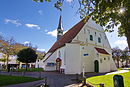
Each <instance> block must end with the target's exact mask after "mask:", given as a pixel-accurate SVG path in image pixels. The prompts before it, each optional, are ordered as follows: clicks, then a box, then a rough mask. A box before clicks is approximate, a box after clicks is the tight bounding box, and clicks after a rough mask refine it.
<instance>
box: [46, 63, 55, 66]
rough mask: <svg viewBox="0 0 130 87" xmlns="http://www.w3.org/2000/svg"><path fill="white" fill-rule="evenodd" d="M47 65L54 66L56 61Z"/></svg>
mask: <svg viewBox="0 0 130 87" xmlns="http://www.w3.org/2000/svg"><path fill="white" fill-rule="evenodd" d="M47 66H50V67H51V66H52V67H53V66H55V63H47Z"/></svg>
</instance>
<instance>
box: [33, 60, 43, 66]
mask: <svg viewBox="0 0 130 87" xmlns="http://www.w3.org/2000/svg"><path fill="white" fill-rule="evenodd" d="M38 60H39V61H38ZM38 65H39V67H38ZM35 68H44V62H43V59H42V60H40V59H37V60H36V62H35Z"/></svg>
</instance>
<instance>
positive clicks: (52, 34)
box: [47, 29, 57, 37]
mask: <svg viewBox="0 0 130 87" xmlns="http://www.w3.org/2000/svg"><path fill="white" fill-rule="evenodd" d="M47 34H48V35H51V36H53V37H56V36H57V29H55V30H53V31H49V32H47Z"/></svg>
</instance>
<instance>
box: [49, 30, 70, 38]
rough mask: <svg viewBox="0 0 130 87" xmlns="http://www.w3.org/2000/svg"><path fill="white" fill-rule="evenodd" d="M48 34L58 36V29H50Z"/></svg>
mask: <svg viewBox="0 0 130 87" xmlns="http://www.w3.org/2000/svg"><path fill="white" fill-rule="evenodd" d="M67 31H68V30H66V31H64V32H63V34H65V33H66V32H67ZM47 34H48V35H51V36H53V37H57V29H55V30H53V31H49V32H47Z"/></svg>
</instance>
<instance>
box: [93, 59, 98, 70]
mask: <svg viewBox="0 0 130 87" xmlns="http://www.w3.org/2000/svg"><path fill="white" fill-rule="evenodd" d="M94 72H99V62H98V60H95V61H94Z"/></svg>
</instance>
